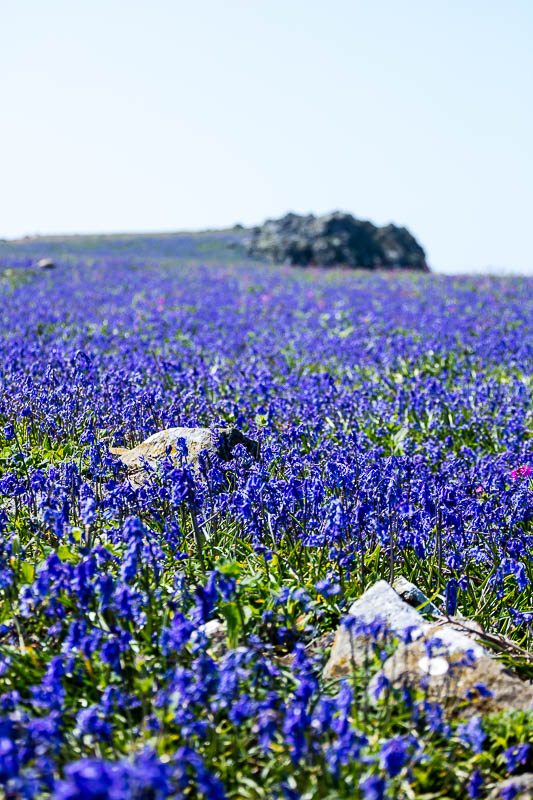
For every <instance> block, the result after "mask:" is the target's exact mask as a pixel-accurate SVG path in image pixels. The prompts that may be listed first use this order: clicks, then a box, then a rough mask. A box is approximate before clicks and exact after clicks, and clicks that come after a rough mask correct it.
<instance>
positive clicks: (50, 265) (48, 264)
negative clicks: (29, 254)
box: [37, 258, 55, 269]
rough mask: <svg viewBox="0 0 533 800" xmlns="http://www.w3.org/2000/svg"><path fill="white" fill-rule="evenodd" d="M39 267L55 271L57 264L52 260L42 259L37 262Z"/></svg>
mask: <svg viewBox="0 0 533 800" xmlns="http://www.w3.org/2000/svg"><path fill="white" fill-rule="evenodd" d="M37 266H38V267H39V269H54V268H55V262H54V261H52V259H51V258H41V259H40V260H39V261H38V262H37Z"/></svg>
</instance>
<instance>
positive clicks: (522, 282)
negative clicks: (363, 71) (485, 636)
mask: <svg viewBox="0 0 533 800" xmlns="http://www.w3.org/2000/svg"><path fill="white" fill-rule="evenodd" d="M227 239H228V240H227V241H226V240H224V241H222V239H221V240H220V241H219V240H216V238H215V239H214V240H201V239H199V238H196V239H195V238H194V237H181V238H175V239H172V238H168V237H167V238H166V239H164V240H163V239H162V240H157V239H154V240H149V239H140V238H136V239H130V240H128V239H126V238H124V239H102V240H90V239H88V240H83V239H82V240H79V241H77V242H76V241H75V240H74V241H72V242H70V243H69V242H60V241H59V242H54V243H51V244H50V245H49V246H48V248H47V250H46V252H44V253H43V244H42V243H40V244H39V243H35V242H32V241H31V240H30V241H28V242H27V243H26V244H21V245H7V244H4V245H0V292H1V295H2V304H1V311H0V318H1V326H0V381H1V388H2V392H1V397H0V531H1V537H0V786H1V787H2V789H1V791H2V792H3V794H2V796H3V797H6V798H7V800H19V798H43V799H44V798H53V800H128V799H129V798H135V799H136V800H141V799H142V800H145V799H146V800H163V798H172V799H175V800H181V799H182V798H183V799H185V798H199V799H205V800H222V799H223V798H227V799H228V800H230V799H234V800H236V799H237V798H238V799H239V800H263V799H264V800H267V799H268V800H278V798H280V799H281V798H287V800H296V799H297V798H301V800H338V799H340V798H361V800H380V799H381V798H408V799H409V800H410V799H411V798H423V799H424V800H431V798H467V797H470V798H476V797H487V796H488V795H489V793H490V791H491V789H492V787H493V786H494V785H495V784H496V783H497V782H498V781H500V780H502V779H504V778H507V777H509V776H512V775H515V774H519V773H520V772H524V771H532V772H533V747H532V748H531V751H530V749H529V744H530V742H532V741H533V711H531V712H523V711H521V712H518V711H516V712H508V713H506V714H497V715H496V714H495V715H491V716H486V717H483V718H480V717H478V716H474V717H471V718H470V720H469V721H468V722H465V721H464V720H461V718H460V717H459V718H457V717H454V718H448V716H447V715H446V714H445V713H444V712H443V709H442V708H440V707H439V706H438V705H437V704H434V703H429V702H428V701H427V700H425V698H424V692H423V689H422V687H421V689H420V692H414V693H411V695H408V694H406V693H395V692H393V691H389V690H387V688H386V687H381V688H382V690H383V691H382V692H381V694H380V696H379V697H371V696H369V694H368V692H367V687H368V684H369V682H370V679H371V678H372V676H373V675H374V674H375V673H376V672H378V671H379V665H380V663H381V660H380V659H382V658H383V648H384V647H385V649H386V647H387V644H386V643H385V645H384V644H383V642H382V641H379V642H378V643H377V646H376V647H375V648H372V649H371V650H370V652H369V658H368V662H367V664H366V665H365V669H364V670H363V669H354V671H353V674H352V675H351V676H350V677H349V678H346V679H344V680H336V681H331V680H330V681H325V680H324V678H323V676H322V670H323V665H324V659H325V651H324V649H323V648H321V647H320V641H321V638H320V637H323V634H325V633H328V632H330V631H334V630H335V629H336V628H337V627H338V625H339V624H341V620H343V618H346V613H347V609H348V607H349V606H350V605H351V603H352V602H353V601H354V600H355V599H357V598H358V597H359V596H360V595H361V594H362V593H363V591H364V590H365V588H367V587H368V586H370V585H371V584H372V583H373V582H375V581H376V580H377V579H378V578H385V579H387V580H392V579H393V578H394V577H396V576H398V575H404V576H406V577H407V578H409V579H410V580H412V581H414V582H415V583H416V584H417V585H418V586H419V587H420V589H422V590H423V591H424V592H425V593H426V594H427V595H428V597H430V598H432V599H433V600H434V601H435V602H438V603H440V604H441V605H442V606H444V607H446V610H447V611H448V612H449V613H451V614H458V615H463V616H465V617H468V618H469V619H471V620H475V621H477V622H479V623H480V624H482V625H483V626H484V627H485V628H486V629H487V630H488V631H492V632H494V633H499V634H502V635H504V636H505V637H506V638H507V640H508V641H509V643H510V644H509V647H507V648H506V649H505V652H502V653H500V656H499V657H501V658H503V659H504V660H506V662H508V663H509V664H511V665H512V666H513V667H514V668H515V669H517V670H519V671H520V674H521V675H522V676H524V677H525V678H527V677H528V676H532V675H533V666H532V659H531V658H530V657H529V656H528V652H529V653H533V626H532V620H533V588H532V581H533V564H532V558H531V556H532V553H533V480H532V476H531V472H532V469H531V467H532V465H533V442H532V437H533V405H532V389H533V373H532V364H533V281H532V280H528V279H523V278H522V279H520V278H506V279H497V278H491V277H477V278H475V279H474V278H467V277H460V278H452V277H442V276H435V275H429V276H425V275H422V276H415V275H411V276H410V275H399V274H385V273H358V272H349V271H341V270H330V271H319V270H316V269H308V270H305V269H302V270H298V269H291V268H281V267H279V268H278V267H270V266H265V265H258V264H253V263H246V262H243V261H242V260H239V259H238V258H237V256H236V254H235V253H234V251H232V249H231V244H232V241H230V239H231V237H230V236H229V234H228V237H227ZM217 247H218V248H219V251H220V253H219V256H218V257H217ZM49 254H52V256H53V257H54V258H55V259H56V260H57V263H58V266H57V268H56V269H55V270H50V271H38V270H36V269H33V268H32V267H31V265H32V263H33V262H34V260H35V259H36V258H38V257H40V256H42V255H49ZM219 424H224V425H227V424H234V425H236V426H237V427H238V428H240V429H241V430H242V431H243V432H245V433H247V434H248V435H250V436H252V437H254V438H256V439H258V440H260V442H261V457H260V460H259V461H253V460H252V459H251V458H250V457H249V456H248V454H247V453H246V452H245V451H244V449H243V448H241V452H237V456H236V458H235V460H234V461H233V462H230V463H223V462H217V463H213V462H211V463H210V464H207V462H204V465H203V468H202V470H201V472H202V474H201V475H199V474H198V473H197V472H195V471H194V470H193V469H192V468H190V467H188V466H187V465H186V463H185V461H184V460H181V459H179V458H178V459H177V460H174V461H172V460H171V459H170V458H167V459H166V460H164V461H163V462H162V464H161V467H160V469H159V471H156V472H152V473H151V474H150V475H149V479H148V480H147V482H146V483H145V485H144V486H142V487H141V488H139V489H134V488H132V486H131V485H130V484H129V483H128V481H127V479H126V475H125V473H124V471H123V470H121V468H120V464H119V462H118V461H117V459H116V458H115V457H113V456H112V455H111V454H110V452H109V447H113V446H125V447H129V446H133V445H135V444H138V443H140V442H141V441H143V440H144V439H145V438H146V437H147V436H149V435H150V434H152V433H154V432H155V431H158V430H161V429H163V428H168V427H172V426H216V425H219ZM194 521H196V522H197V523H198V526H199V527H200V529H201V532H202V538H203V544H202V547H201V549H199V548H198V541H197V539H195V536H194V535H193V522H194ZM212 620H220V621H221V622H224V623H225V631H226V635H225V641H223V642H220V641H218V642H215V641H213V640H212V639H210V638H209V636H208V635H206V632H205V630H204V628H203V626H204V623H206V622H209V621H212ZM349 622H350V620H349V619H348V623H349ZM511 643H514V645H516V649H514V648H513V646H512V644H511ZM512 796H513V794H512V790H510V791H509V792H508V793H507V795H506V797H507V798H508V800H509V799H510V798H511V797H512ZM502 797H503V795H502Z"/></svg>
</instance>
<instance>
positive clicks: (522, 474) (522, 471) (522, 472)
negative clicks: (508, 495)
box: [511, 464, 533, 481]
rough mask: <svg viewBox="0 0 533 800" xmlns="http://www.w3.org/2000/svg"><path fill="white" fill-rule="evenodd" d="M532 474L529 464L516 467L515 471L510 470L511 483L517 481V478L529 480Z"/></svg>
mask: <svg viewBox="0 0 533 800" xmlns="http://www.w3.org/2000/svg"><path fill="white" fill-rule="evenodd" d="M532 472H533V470H532V469H531V467H530V466H529V464H522V465H521V466H519V467H516V469H512V470H511V478H512V479H513V481H516V480H518V478H529V476H530V475H531V473H532Z"/></svg>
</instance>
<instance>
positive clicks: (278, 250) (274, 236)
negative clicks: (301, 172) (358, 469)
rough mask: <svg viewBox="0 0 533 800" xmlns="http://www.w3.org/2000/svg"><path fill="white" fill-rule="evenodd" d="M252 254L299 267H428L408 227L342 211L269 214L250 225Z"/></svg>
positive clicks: (249, 247)
mask: <svg viewBox="0 0 533 800" xmlns="http://www.w3.org/2000/svg"><path fill="white" fill-rule="evenodd" d="M248 254H249V255H251V256H252V257H254V258H267V259H268V260H270V261H273V262H276V263H280V264H284V263H285V264H293V265H300V266H308V265H310V264H314V265H318V266H336V265H345V266H349V267H360V268H363V269H376V268H387V269H412V270H420V271H424V272H427V271H428V270H429V268H428V265H427V262H426V256H425V253H424V250H423V249H422V247H421V246H420V245H419V244H418V242H417V241H416V239H415V238H414V236H412V234H411V233H409V231H408V230H407V229H406V228H399V227H397V226H396V225H386V226H385V227H383V228H378V227H377V226H376V225H373V224H372V223H371V222H368V221H366V220H360V219H356V218H355V217H353V216H352V215H351V214H345V213H343V212H341V211H335V212H333V213H331V214H326V215H324V216H321V217H315V216H314V215H312V214H310V215H309V216H299V215H298V214H286V215H285V216H284V217H282V218H281V219H269V220H267V221H266V222H265V223H264V224H263V225H261V226H259V227H256V228H253V229H252V230H251V232H250V234H249V236H248Z"/></svg>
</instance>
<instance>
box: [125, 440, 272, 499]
mask: <svg viewBox="0 0 533 800" xmlns="http://www.w3.org/2000/svg"><path fill="white" fill-rule="evenodd" d="M178 439H184V440H185V444H186V446H187V462H188V463H189V464H192V465H193V466H194V467H197V466H198V458H199V455H200V453H201V452H207V453H212V454H214V455H217V456H218V457H219V458H220V459H222V460H223V461H231V459H232V458H233V450H234V448H235V447H236V446H237V445H242V446H243V447H244V448H245V449H246V450H247V452H248V453H249V454H250V455H251V456H252V457H253V458H258V457H259V442H256V441H255V440H254V439H250V438H249V437H248V436H245V435H244V434H243V433H241V431H239V430H237V429H236V428H232V427H229V428H220V429H218V430H216V431H214V432H213V431H211V430H210V429H209V428H167V429H166V430H163V431H158V432H157V433H154V434H153V435H152V436H150V437H149V438H148V439H146V440H145V441H144V442H142V443H141V444H139V445H137V447H133V448H132V449H131V450H125V449H124V448H121V447H111V448H110V452H111V453H113V454H114V455H117V456H118V457H119V459H120V461H121V462H122V463H123V464H124V465H125V466H126V467H127V468H128V477H129V479H130V481H131V482H132V483H133V484H134V485H137V486H140V485H141V484H142V483H144V481H145V480H146V478H147V473H146V470H145V469H144V462H146V463H148V465H149V466H151V467H153V468H155V467H156V466H157V463H158V461H160V460H161V459H163V458H164V457H165V455H166V454H167V450H168V448H170V451H169V452H170V455H175V454H176V452H177V450H176V445H177V441H178Z"/></svg>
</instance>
